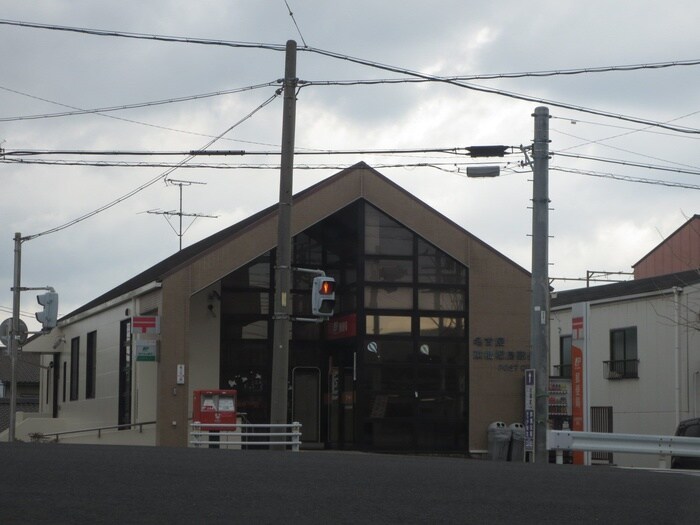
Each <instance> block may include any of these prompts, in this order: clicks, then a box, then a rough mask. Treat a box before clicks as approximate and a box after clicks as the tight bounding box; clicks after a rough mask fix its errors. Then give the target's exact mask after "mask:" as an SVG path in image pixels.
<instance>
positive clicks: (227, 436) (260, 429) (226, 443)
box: [189, 421, 301, 452]
mask: <svg viewBox="0 0 700 525" xmlns="http://www.w3.org/2000/svg"><path fill="white" fill-rule="evenodd" d="M190 427H191V429H192V430H191V431H190V439H189V444H190V445H191V446H195V447H209V448H234V449H250V448H255V447H261V446H274V445H277V446H284V447H285V448H286V447H291V449H292V450H293V451H294V452H298V451H299V446H300V445H301V423H299V422H296V421H295V422H294V423H289V424H284V423H283V424H269V423H236V424H230V425H216V426H215V427H214V425H212V424H211V423H197V422H193V423H191V424H190ZM212 427H214V428H212ZM264 430H267V431H266V432H265V431H264Z"/></svg>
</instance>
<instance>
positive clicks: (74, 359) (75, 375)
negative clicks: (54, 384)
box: [70, 337, 80, 401]
mask: <svg viewBox="0 0 700 525" xmlns="http://www.w3.org/2000/svg"><path fill="white" fill-rule="evenodd" d="M79 366H80V338H79V337H74V338H73V339H71V342H70V400H71V401H75V400H76V399H78V383H79V380H80V368H79Z"/></svg>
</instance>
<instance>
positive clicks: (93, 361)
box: [85, 332, 97, 399]
mask: <svg viewBox="0 0 700 525" xmlns="http://www.w3.org/2000/svg"><path fill="white" fill-rule="evenodd" d="M85 354H86V355H85V399H94V398H95V387H96V374H95V372H96V371H97V332H90V333H89V334H88V335H87V348H86V352H85Z"/></svg>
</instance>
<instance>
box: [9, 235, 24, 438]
mask: <svg viewBox="0 0 700 525" xmlns="http://www.w3.org/2000/svg"><path fill="white" fill-rule="evenodd" d="M21 268H22V235H21V234H20V233H15V269H14V279H13V284H12V325H11V329H10V337H9V338H8V340H7V346H8V350H9V351H10V385H11V386H10V388H11V391H10V427H9V429H8V435H7V441H10V442H12V441H14V440H15V429H16V428H17V415H16V412H17V377H16V373H17V346H18V345H19V339H20V333H19V302H20V292H21V290H20V284H21V282H22V279H21V276H20V273H21Z"/></svg>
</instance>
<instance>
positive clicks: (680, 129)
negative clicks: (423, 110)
mask: <svg viewBox="0 0 700 525" xmlns="http://www.w3.org/2000/svg"><path fill="white" fill-rule="evenodd" d="M306 51H310V52H313V53H317V54H319V55H322V56H327V57H329V58H335V59H338V60H346V61H348V62H353V63H355V64H360V65H365V66H368V67H372V68H376V69H382V70H385V71H391V72H393V73H399V74H407V75H411V76H414V77H417V78H423V79H426V80H430V81H433V82H442V83H445V84H450V85H453V86H457V87H461V88H464V89H469V90H471V91H477V92H481V93H488V94H491V95H499V96H504V97H508V98H512V99H515V100H524V101H527V102H535V103H537V104H544V105H547V106H554V107H558V108H564V109H570V110H573V111H580V112H581V113H590V114H592V115H598V116H601V117H606V118H613V119H618V120H624V121H627V122H634V123H636V124H643V125H647V126H653V127H659V128H663V129H668V130H671V131H675V132H678V133H689V134H700V129H697V128H688V127H680V126H671V125H668V124H664V123H663V122H656V121H653V120H647V119H642V118H637V117H632V116H629V115H623V114H618V113H610V112H608V111H602V110H597V109H593V108H587V107H584V106H576V105H573V104H566V103H564V102H557V101H555V100H548V99H544V98H538V97H532V96H529V95H524V94H521V93H515V92H512V91H505V90H502V89H495V88H489V87H485V86H477V85H475V84H467V83H466V82H462V81H457V80H451V79H450V77H441V76H436V75H430V74H427V73H420V72H418V71H411V70H408V69H404V68H400V67H396V66H391V65H388V64H382V63H379V62H373V61H370V60H365V59H361V58H356V57H351V56H349V55H342V54H340V53H335V52H332V51H325V50H323V49H318V48H307V49H306Z"/></svg>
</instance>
